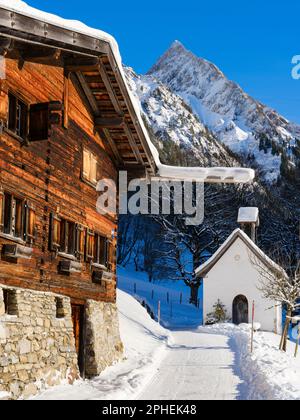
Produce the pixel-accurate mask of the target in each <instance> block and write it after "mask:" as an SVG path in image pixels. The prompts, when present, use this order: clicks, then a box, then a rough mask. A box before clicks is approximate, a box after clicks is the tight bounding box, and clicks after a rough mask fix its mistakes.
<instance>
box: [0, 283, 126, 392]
mask: <svg viewBox="0 0 300 420" xmlns="http://www.w3.org/2000/svg"><path fill="white" fill-rule="evenodd" d="M8 306H9V307H8ZM11 313H13V314H11ZM122 350H123V346H122V343H121V340H120V336H119V322H118V314H117V308H116V305H115V304H110V303H104V302H95V301H88V302H87V305H86V351H85V354H86V374H87V376H95V375H98V374H100V373H101V372H102V371H103V370H104V369H105V368H106V367H107V366H110V365H111V364H112V363H114V362H115V361H117V360H119V359H120V358H121V357H122ZM76 379H79V370H78V357H77V353H76V349H75V339H74V332H73V323H72V315H71V302H70V299H69V298H68V297H64V296H58V295H55V294H53V293H47V292H36V291H31V290H23V289H16V288H11V287H9V288H7V287H6V286H1V285H0V400H1V399H18V398H25V399H26V398H29V397H31V396H33V395H35V394H37V393H38V392H39V391H41V390H43V389H46V388H48V387H51V386H55V385H59V384H61V383H62V382H66V381H67V382H69V383H70V384H72V383H73V382H74V381H75V380H76Z"/></svg>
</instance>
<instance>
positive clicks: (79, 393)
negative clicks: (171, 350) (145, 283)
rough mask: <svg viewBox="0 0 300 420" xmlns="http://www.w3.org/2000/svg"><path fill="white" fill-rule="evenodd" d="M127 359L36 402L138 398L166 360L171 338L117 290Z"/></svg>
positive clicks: (40, 397)
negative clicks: (46, 400) (97, 374)
mask: <svg viewBox="0 0 300 420" xmlns="http://www.w3.org/2000/svg"><path fill="white" fill-rule="evenodd" d="M118 307H119V318H120V330H121V338H122V341H123V343H124V346H125V355H124V359H123V360H121V361H120V363H117V364H115V365H114V366H112V367H110V368H108V369H106V370H105V372H103V374H102V375H100V376H99V377H98V378H95V379H93V380H90V381H85V382H84V381H78V382H77V383H75V385H73V386H71V385H62V386H58V387H55V388H51V389H49V390H47V391H46V392H44V393H42V394H41V395H40V396H38V397H36V398H35V399H42V400H43V399H55V400H56V399H72V400H90V399H98V400H106V399H108V400H118V399H124V400H126V399H135V397H136V396H137V394H138V393H139V392H140V390H141V389H143V387H145V385H147V382H148V381H149V380H151V378H152V376H153V375H154V374H155V372H156V369H157V367H158V366H159V365H160V362H161V361H162V360H163V358H164V357H165V353H166V349H167V346H168V345H169V344H170V343H171V340H172V336H171V334H170V332H169V331H168V330H165V329H164V328H163V327H161V326H159V325H158V324H157V322H155V321H153V320H152V319H151V318H150V317H149V315H148V314H147V312H146V310H145V309H144V308H143V307H142V306H141V305H140V304H139V303H138V302H137V301H136V300H135V299H134V298H133V297H132V296H130V295H128V294H126V293H124V292H122V291H118Z"/></svg>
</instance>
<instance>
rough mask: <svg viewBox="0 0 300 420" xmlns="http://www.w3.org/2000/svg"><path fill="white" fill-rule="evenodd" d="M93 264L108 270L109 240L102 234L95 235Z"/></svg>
mask: <svg viewBox="0 0 300 420" xmlns="http://www.w3.org/2000/svg"><path fill="white" fill-rule="evenodd" d="M93 264H96V265H101V266H103V267H106V268H108V266H109V262H108V239H107V237H106V236H104V235H101V234H100V233H97V232H96V233H95V236H94V258H93Z"/></svg>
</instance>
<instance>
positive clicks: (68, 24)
mask: <svg viewBox="0 0 300 420" xmlns="http://www.w3.org/2000/svg"><path fill="white" fill-rule="evenodd" d="M0 7H4V8H6V9H8V10H11V11H14V12H19V13H21V14H23V15H26V16H29V17H32V18H36V19H39V20H41V21H43V22H45V23H49V24H52V25H56V26H59V27H62V28H65V29H68V30H72V31H75V32H79V33H82V34H85V35H89V36H92V37H95V38H99V39H101V40H103V41H106V42H108V43H109V44H110V46H111V48H112V52H113V55H114V57H115V59H116V62H117V63H118V67H119V71H120V74H121V76H122V78H123V81H124V84H125V86H126V88H127V92H128V94H129V96H130V99H131V101H132V104H133V106H134V109H135V113H136V115H137V118H138V121H139V125H140V127H141V129H142V131H143V134H144V137H145V139H146V141H147V143H148V146H149V148H150V150H151V153H152V155H153V158H154V161H155V164H156V166H157V168H158V173H159V175H160V176H161V177H163V178H170V179H178V180H182V181H184V180H192V181H198V182H205V181H206V180H207V178H210V179H211V180H213V179H216V180H217V181H218V182H233V181H234V182H240V183H247V182H251V181H253V179H254V177H255V172H254V170H252V169H246V168H199V167H198V168H197V167H195V168H185V167H175V166H167V165H163V164H162V163H161V162H160V158H159V153H158V150H157V149H156V147H155V146H154V145H153V143H152V142H151V140H150V137H149V135H148V132H147V130H146V128H145V125H144V123H143V120H142V116H141V109H140V103H139V101H138V100H137V98H136V97H135V96H134V95H133V94H132V92H131V91H130V89H129V88H128V85H127V82H126V77H125V73H124V70H123V67H122V59H121V55H120V52H119V47H118V44H117V42H116V40H115V39H114V38H113V37H112V36H111V35H109V34H107V33H105V32H103V31H100V30H97V29H93V28H90V27H88V26H86V25H84V24H83V23H82V22H79V21H76V20H67V19H63V18H61V17H59V16H56V15H52V14H49V13H45V12H43V11H40V10H38V9H35V8H33V7H30V6H28V5H27V4H26V3H25V2H23V1H21V0H0Z"/></svg>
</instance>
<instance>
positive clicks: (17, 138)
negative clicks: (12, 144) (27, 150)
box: [3, 128, 27, 144]
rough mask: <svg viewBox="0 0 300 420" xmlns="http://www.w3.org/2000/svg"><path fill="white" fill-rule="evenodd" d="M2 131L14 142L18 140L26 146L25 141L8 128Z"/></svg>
mask: <svg viewBox="0 0 300 420" xmlns="http://www.w3.org/2000/svg"><path fill="white" fill-rule="evenodd" d="M3 131H4V132H5V133H6V134H8V135H9V136H11V137H13V138H14V139H15V140H18V142H20V143H21V144H27V140H26V139H23V137H20V136H18V134H16V133H14V132H13V131H11V130H10V129H9V128H4V130H3Z"/></svg>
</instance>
